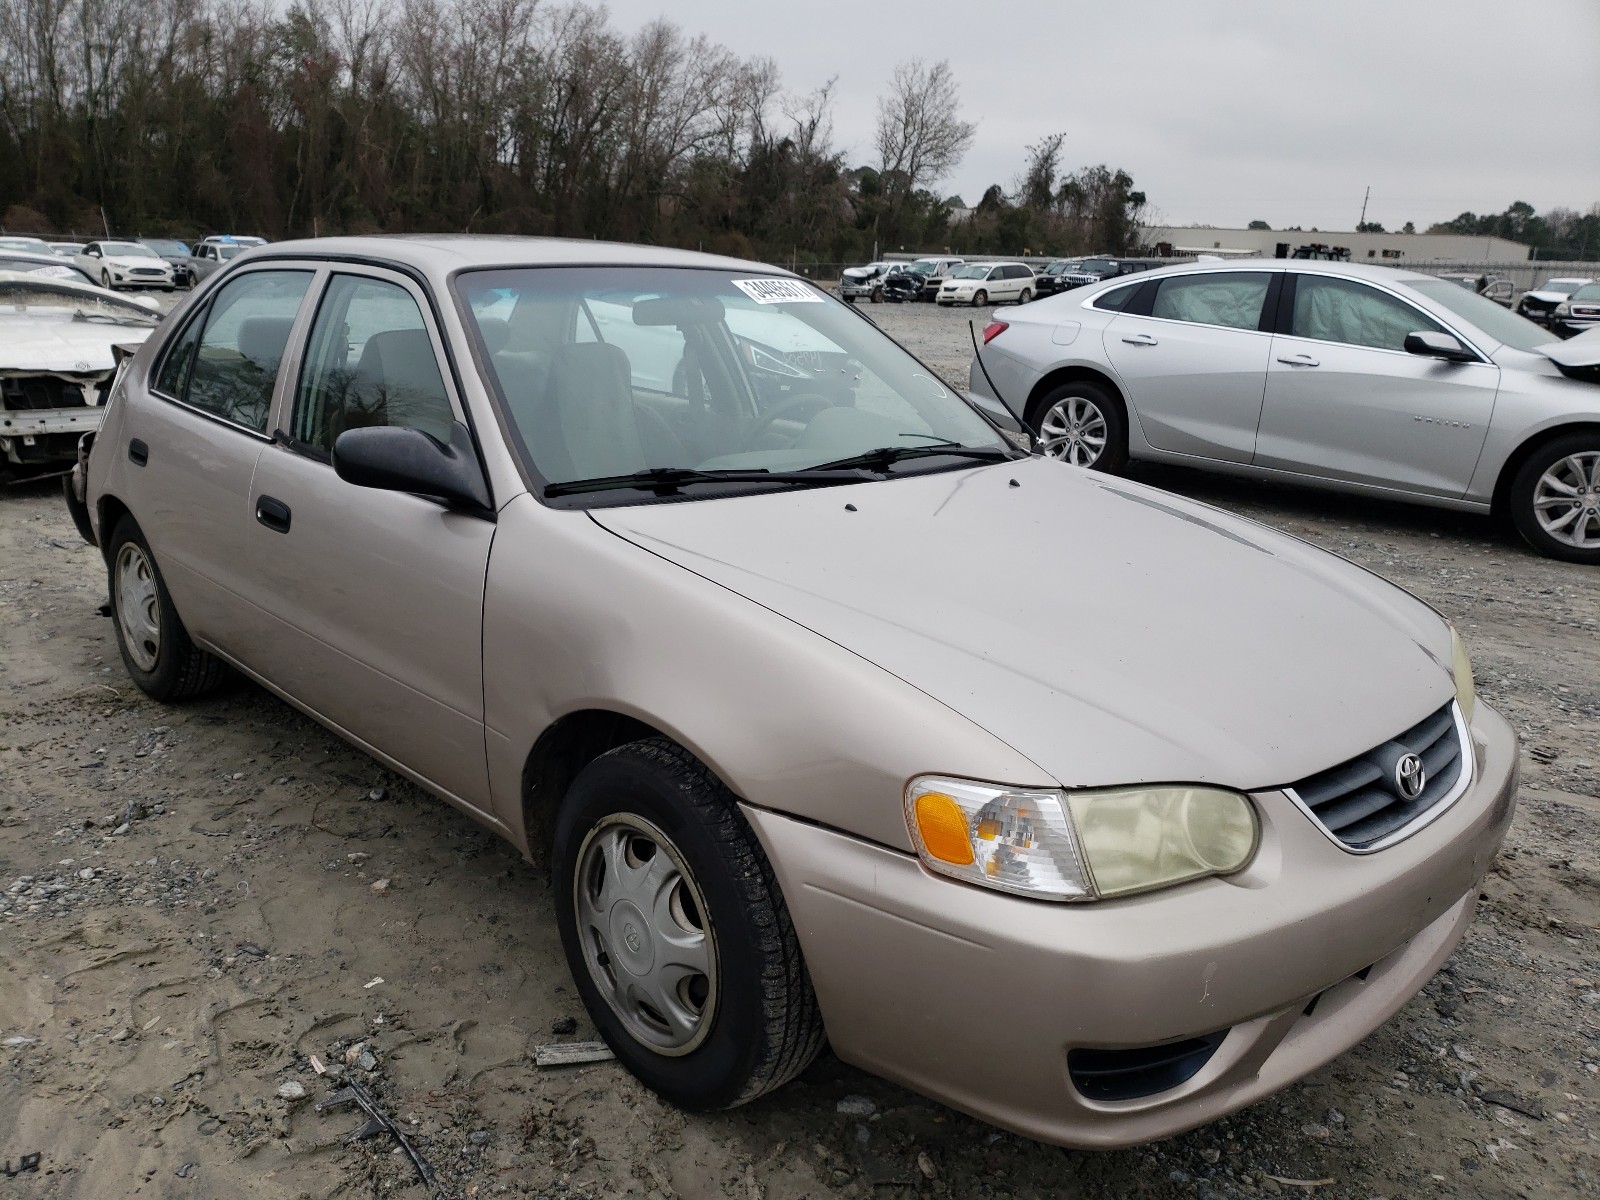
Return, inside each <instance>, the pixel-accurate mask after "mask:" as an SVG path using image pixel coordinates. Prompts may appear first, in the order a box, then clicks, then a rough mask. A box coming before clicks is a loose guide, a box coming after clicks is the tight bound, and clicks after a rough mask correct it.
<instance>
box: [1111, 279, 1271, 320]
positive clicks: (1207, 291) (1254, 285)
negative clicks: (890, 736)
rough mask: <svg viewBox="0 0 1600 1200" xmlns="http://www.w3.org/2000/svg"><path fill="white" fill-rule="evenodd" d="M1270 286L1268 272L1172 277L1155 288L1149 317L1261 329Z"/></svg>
mask: <svg viewBox="0 0 1600 1200" xmlns="http://www.w3.org/2000/svg"><path fill="white" fill-rule="evenodd" d="M1271 282H1272V273H1271V272H1269V271H1215V272H1209V271H1208V272H1207V273H1206V274H1204V275H1177V276H1173V277H1171V278H1167V279H1163V280H1162V281H1161V283H1160V285H1159V286H1158V287H1157V288H1156V298H1155V302H1154V303H1153V304H1152V306H1151V309H1150V315H1151V316H1153V317H1165V318H1167V319H1168V320H1170V321H1193V322H1194V323H1195V324H1198V325H1221V326H1223V327H1224V328H1227V329H1259V328H1260V327H1261V306H1262V304H1263V303H1264V302H1265V301H1266V298H1267V287H1268V285H1269V284H1270V283H1271ZM1131 286H1133V287H1137V286H1139V285H1138V284H1133V285H1131Z"/></svg>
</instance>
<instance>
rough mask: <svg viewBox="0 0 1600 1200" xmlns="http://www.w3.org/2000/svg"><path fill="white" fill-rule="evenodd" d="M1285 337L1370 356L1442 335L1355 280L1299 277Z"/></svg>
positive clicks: (1420, 316)
mask: <svg viewBox="0 0 1600 1200" xmlns="http://www.w3.org/2000/svg"><path fill="white" fill-rule="evenodd" d="M1445 286H1446V287H1449V286H1450V285H1449V284H1446V285H1445ZM1455 290H1456V291H1457V292H1460V289H1459V288H1457V289H1455ZM1437 298H1438V297H1435V299H1437ZM1488 303H1492V301H1490V302H1488ZM1496 307H1498V305H1497V306H1496ZM1289 331H1290V333H1292V334H1293V335H1294V336H1295V337H1303V338H1316V339H1317V340H1318V341H1323V342H1343V343H1345V344H1346V345H1350V346H1369V347H1371V348H1372V349H1374V350H1404V349H1405V341H1406V334H1408V333H1443V332H1445V330H1444V329H1443V327H1442V326H1440V324H1439V323H1438V322H1437V321H1435V320H1434V319H1433V318H1432V317H1429V316H1427V315H1425V314H1424V313H1423V312H1422V311H1421V310H1420V309H1416V308H1413V307H1412V306H1411V305H1409V304H1407V303H1406V302H1405V301H1403V300H1400V299H1397V298H1396V297H1394V296H1391V295H1389V294H1388V293H1386V292H1380V291H1379V290H1378V289H1377V288H1374V287H1368V286H1367V285H1366V284H1364V283H1358V282H1356V281H1355V280H1353V279H1335V278H1333V277H1332V276H1328V275H1300V276H1297V282H1296V283H1295V293H1294V320H1293V324H1292V325H1291V326H1290V330H1289Z"/></svg>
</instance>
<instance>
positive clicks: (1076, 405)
mask: <svg viewBox="0 0 1600 1200" xmlns="http://www.w3.org/2000/svg"><path fill="white" fill-rule="evenodd" d="M1039 441H1040V445H1041V447H1042V448H1043V450H1044V452H1045V453H1046V454H1048V455H1050V456H1051V457H1052V458H1059V459H1061V460H1062V461H1064V462H1069V463H1071V464H1072V465H1073V466H1075V467H1089V466H1093V465H1094V464H1095V462H1096V461H1098V459H1099V458H1100V455H1101V454H1103V453H1104V452H1105V448H1106V416H1105V414H1104V413H1103V412H1101V411H1100V409H1099V407H1098V406H1097V405H1096V404H1095V403H1094V402H1093V401H1092V400H1089V399H1087V398H1086V397H1083V396H1063V397H1062V398H1061V399H1059V400H1057V401H1056V402H1055V403H1054V404H1052V405H1051V406H1050V407H1049V408H1047V409H1046V410H1045V412H1044V416H1043V417H1042V418H1041V419H1040V421H1039Z"/></svg>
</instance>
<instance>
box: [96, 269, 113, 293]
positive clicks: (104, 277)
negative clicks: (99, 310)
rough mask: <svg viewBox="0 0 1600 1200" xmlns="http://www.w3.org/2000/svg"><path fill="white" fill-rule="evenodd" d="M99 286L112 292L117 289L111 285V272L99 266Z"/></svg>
mask: <svg viewBox="0 0 1600 1200" xmlns="http://www.w3.org/2000/svg"><path fill="white" fill-rule="evenodd" d="M100 286H101V287H103V288H105V289H106V291H108V292H114V291H116V290H117V289H116V288H114V287H112V286H111V272H110V271H108V270H106V269H105V268H104V267H101V268H100Z"/></svg>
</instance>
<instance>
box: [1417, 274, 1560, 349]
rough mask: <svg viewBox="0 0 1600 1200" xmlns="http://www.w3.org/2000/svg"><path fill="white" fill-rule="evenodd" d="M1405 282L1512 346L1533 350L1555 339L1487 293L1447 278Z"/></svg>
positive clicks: (1546, 331) (1499, 340)
mask: <svg viewBox="0 0 1600 1200" xmlns="http://www.w3.org/2000/svg"><path fill="white" fill-rule="evenodd" d="M1406 286H1407V287H1409V288H1411V289H1412V290H1413V291H1415V292H1419V293H1421V294H1422V295H1424V296H1426V297H1427V298H1428V299H1429V300H1432V301H1433V302H1434V303H1435V304H1437V305H1439V306H1440V307H1442V308H1448V309H1449V310H1450V311H1451V312H1453V313H1455V314H1457V315H1458V316H1462V317H1465V318H1466V319H1467V320H1469V321H1471V322H1472V323H1473V324H1474V325H1476V326H1477V327H1478V328H1479V329H1481V330H1483V332H1484V333H1486V334H1488V335H1489V336H1490V337H1492V338H1494V339H1495V340H1496V341H1498V342H1503V343H1505V344H1506V345H1507V346H1510V347H1511V348H1512V349H1514V350H1532V349H1535V348H1536V347H1539V346H1548V345H1549V344H1550V343H1551V342H1553V341H1554V340H1555V338H1554V337H1553V336H1552V335H1551V333H1550V331H1549V330H1547V329H1541V328H1540V327H1539V326H1537V325H1535V324H1534V323H1533V322H1532V321H1530V320H1528V318H1527V317H1519V316H1517V314H1516V313H1514V312H1512V311H1511V310H1510V309H1509V308H1502V307H1501V306H1500V305H1498V304H1496V303H1495V302H1494V301H1493V300H1490V299H1489V298H1488V297H1487V296H1480V295H1478V293H1477V292H1469V291H1467V290H1466V289H1465V288H1461V287H1457V286H1456V285H1455V284H1453V283H1450V282H1449V281H1447V280H1444V279H1421V280H1408V281H1407V283H1406Z"/></svg>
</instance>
